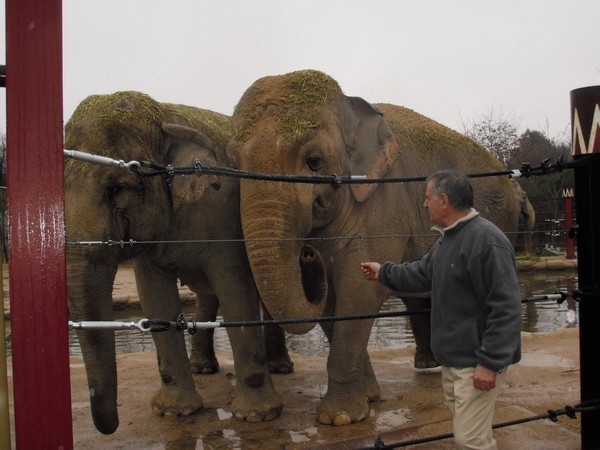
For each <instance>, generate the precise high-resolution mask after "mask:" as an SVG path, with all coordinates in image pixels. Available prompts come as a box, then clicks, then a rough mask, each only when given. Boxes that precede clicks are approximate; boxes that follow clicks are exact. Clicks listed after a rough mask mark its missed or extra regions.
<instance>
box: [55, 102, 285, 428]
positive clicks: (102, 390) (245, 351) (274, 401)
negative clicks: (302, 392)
mask: <svg viewBox="0 0 600 450" xmlns="http://www.w3.org/2000/svg"><path fill="white" fill-rule="evenodd" d="M230 135H231V124H230V121H229V118H228V117H226V116H223V115H221V114H218V113H215V112H212V111H207V110H202V109H199V108H193V107H189V106H185V105H173V104H168V103H159V102H156V101H155V100H153V99H152V98H150V97H148V96H147V95H144V94H141V93H139V92H117V93H115V94H112V95H95V96H90V97H88V98H87V99H85V100H84V101H83V102H81V104H80V105H79V106H78V107H77V109H76V111H75V112H74V113H73V116H72V117H71V119H70V120H69V122H68V123H67V125H66V127H65V145H66V146H67V148H68V149H70V150H79V151H84V152H88V153H96V154H100V155H104V156H108V157H111V158H115V159H118V160H124V161H130V160H135V161H151V162H153V163H156V164H159V165H161V166H163V167H166V166H169V165H171V166H174V167H178V166H184V167H190V166H193V165H194V164H195V161H199V162H200V163H201V164H203V165H209V166H212V165H220V166H226V165H227V160H226V156H225V147H226V144H227V141H228V139H229V137H230ZM65 197H66V228H67V240H68V241H70V242H81V241H90V240H98V241H102V242H105V243H107V242H115V243H119V242H129V241H133V242H135V244H134V245H89V246H88V245H71V246H69V247H68V249H67V250H68V251H67V264H68V266H67V276H68V280H67V281H68V296H69V310H70V315H71V319H72V320H74V321H79V320H86V321H88V320H89V321H104V320H112V287H113V282H114V278H115V274H116V271H117V267H118V264H119V263H120V262H122V261H125V260H133V264H134V270H135V277H136V284H137V289H138V293H139V297H140V302H141V305H142V308H143V311H144V313H145V314H146V316H147V317H148V318H152V319H162V320H169V321H175V320H176V319H177V317H178V314H179V313H180V311H181V300H180V298H179V292H178V288H177V283H178V280H181V282H182V283H183V284H187V285H188V286H189V287H190V289H191V290H192V291H193V292H195V293H196V294H197V296H198V298H199V300H204V301H205V302H204V303H205V305H209V306H210V308H209V309H208V310H204V309H203V311H204V314H205V316H204V317H205V320H206V319H211V318H214V317H210V316H214V315H215V314H216V308H217V306H218V303H217V298H218V302H219V303H220V307H221V311H222V314H223V317H224V318H225V320H229V321H231V320H234V321H242V320H258V319H259V299H258V296H257V292H256V287H255V285H254V281H253V278H252V275H251V272H250V268H249V266H248V262H247V258H246V255H245V251H244V246H243V244H242V243H241V242H240V238H241V235H242V232H241V227H240V222H239V206H238V205H239V183H238V181H237V180H235V179H232V178H222V179H218V178H217V177H215V176H212V175H202V176H196V175H188V176H179V175H178V176H175V177H174V178H172V179H171V178H169V177H165V176H153V177H145V176H141V175H140V174H138V173H133V172H132V171H129V170H127V169H125V168H121V167H106V166H97V165H92V164H89V163H84V162H81V161H74V160H68V161H66V163H65ZM205 307H206V306H205ZM198 319H201V318H198ZM227 331H228V335H229V339H230V341H231V347H232V350H233V356H234V364H235V371H236V377H237V382H236V396H235V398H234V399H233V401H232V404H231V409H232V411H233V413H234V414H235V416H236V417H237V418H239V419H243V420H248V421H259V420H269V419H273V418H275V417H277V416H278V415H279V414H280V412H281V409H282V404H281V401H280V400H279V397H278V396H277V395H276V393H275V391H274V388H273V385H272V381H271V377H270V374H269V372H268V370H267V365H266V354H265V348H264V342H263V336H262V333H261V330H260V328H257V327H246V328H244V329H242V328H235V329H234V328H227ZM205 335H206V333H205ZM78 337H79V341H80V345H81V350H82V354H83V358H84V362H85V367H86V372H87V377H88V384H89V391H90V402H91V409H92V417H93V420H94V424H95V425H96V428H97V429H98V430H99V431H100V432H102V433H105V434H108V433H112V432H114V431H115V430H116V429H117V427H118V424H119V421H118V413H117V372H116V359H115V343H114V332H112V331H106V330H90V331H82V330H79V331H78ZM204 337H205V339H204V341H205V342H207V341H208V340H207V339H206V336H204ZM153 338H154V341H155V344H156V352H157V357H158V364H159V372H160V378H161V381H162V382H161V385H160V388H159V390H158V392H157V393H156V395H155V396H154V397H153V398H152V401H151V403H152V406H153V408H154V410H155V411H156V412H158V413H159V414H168V415H187V414H191V413H192V412H194V411H196V410H198V409H199V408H201V407H202V399H201V397H200V396H199V395H198V393H197V392H196V388H195V382H194V379H193V378H192V372H191V370H190V363H189V360H188V357H187V354H186V348H185V342H184V337H183V334H182V333H180V332H177V331H166V332H161V333H154V334H153ZM192 357H193V358H194V357H195V355H194V354H193V355H192Z"/></svg>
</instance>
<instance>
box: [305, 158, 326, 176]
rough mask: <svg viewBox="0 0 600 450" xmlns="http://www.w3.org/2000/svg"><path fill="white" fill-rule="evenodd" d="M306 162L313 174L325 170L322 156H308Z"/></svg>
mask: <svg viewBox="0 0 600 450" xmlns="http://www.w3.org/2000/svg"><path fill="white" fill-rule="evenodd" d="M304 161H305V162H306V165H307V166H308V168H309V169H310V170H312V171H313V172H318V171H319V170H321V169H322V168H323V159H322V158H321V157H320V156H307V157H306V159H305V160H304Z"/></svg>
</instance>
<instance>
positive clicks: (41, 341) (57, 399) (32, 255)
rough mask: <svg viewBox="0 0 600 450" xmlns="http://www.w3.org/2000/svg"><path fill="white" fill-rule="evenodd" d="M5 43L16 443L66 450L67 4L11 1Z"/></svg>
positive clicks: (68, 428)
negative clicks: (64, 20)
mask: <svg viewBox="0 0 600 450" xmlns="http://www.w3.org/2000/svg"><path fill="white" fill-rule="evenodd" d="M6 43H7V52H6V99H7V136H6V138H7V168H8V171H7V176H8V211H9V222H10V226H9V261H10V266H9V267H10V272H9V273H10V300H11V327H12V355H13V386H14V399H15V437H16V443H17V447H18V448H23V449H41V448H48V449H50V448H53V449H59V448H60V449H66V450H68V449H72V448H73V428H72V420H71V390H70V379H69V376H70V373H69V344H68V329H67V320H68V314H67V301H66V276H65V275H66V270H65V235H64V181H63V111H62V109H63V100H62V97H63V90H62V0H7V1H6Z"/></svg>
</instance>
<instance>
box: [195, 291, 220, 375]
mask: <svg viewBox="0 0 600 450" xmlns="http://www.w3.org/2000/svg"><path fill="white" fill-rule="evenodd" d="M218 311H219V300H218V299H217V297H216V296H214V295H200V294H197V295H196V310H195V314H194V320H195V321H197V322H213V321H215V320H216V318H217V312H218ZM214 333H215V330H214V328H208V329H206V328H204V329H200V330H198V331H197V332H196V334H194V335H193V336H192V339H191V341H192V350H191V351H190V367H191V368H192V373H201V374H204V375H208V374H212V373H217V372H218V371H219V361H217V357H216V356H215V347H214Z"/></svg>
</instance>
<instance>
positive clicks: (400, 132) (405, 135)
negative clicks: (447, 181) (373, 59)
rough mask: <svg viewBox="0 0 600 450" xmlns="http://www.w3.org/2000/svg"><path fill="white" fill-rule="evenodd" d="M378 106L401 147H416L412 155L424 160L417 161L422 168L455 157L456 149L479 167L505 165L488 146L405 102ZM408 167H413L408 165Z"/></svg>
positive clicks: (487, 169) (500, 167) (475, 167)
mask: <svg viewBox="0 0 600 450" xmlns="http://www.w3.org/2000/svg"><path fill="white" fill-rule="evenodd" d="M376 106H377V108H379V109H380V110H381V111H382V112H383V114H384V117H385V120H386V122H387V123H388V125H389V126H390V128H391V129H392V131H393V132H394V135H395V136H396V139H397V141H398V144H399V145H400V148H401V149H402V148H411V149H413V151H412V152H410V155H412V156H414V157H415V159H418V160H420V162H421V164H418V165H417V167H419V168H420V170H423V169H424V168H425V167H427V166H429V167H436V168H439V165H440V162H443V161H444V160H448V161H452V160H454V158H455V156H456V152H461V153H462V154H463V158H462V159H463V160H466V161H472V162H473V169H474V170H477V168H478V167H484V168H485V169H486V171H489V170H490V168H492V169H493V170H502V169H503V168H502V165H501V164H500V162H499V161H498V160H497V159H496V158H495V157H494V156H493V155H492V154H491V153H490V152H489V151H488V150H487V149H486V148H485V147H483V146H481V145H480V144H478V143H477V142H475V141H473V140H472V139H470V138H468V137H467V136H464V135H462V134H460V133H458V132H456V131H454V130H452V129H450V128H448V127H446V126H444V125H441V124H440V123H438V122H436V121H434V120H432V119H429V118H428V117H425V116H423V115H421V114H419V113H417V112H415V111H413V110H411V109H408V108H405V107H402V106H396V105H390V104H377V105H376ZM406 156H409V155H404V154H403V158H404V157H406ZM422 163H425V165H423V164H422ZM405 167H406V168H408V169H410V167H409V166H405ZM412 175H417V174H412ZM418 175H428V174H423V173H420V174H418Z"/></svg>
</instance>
